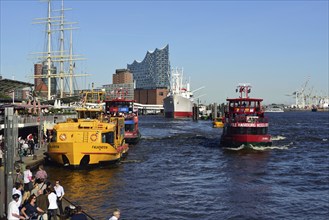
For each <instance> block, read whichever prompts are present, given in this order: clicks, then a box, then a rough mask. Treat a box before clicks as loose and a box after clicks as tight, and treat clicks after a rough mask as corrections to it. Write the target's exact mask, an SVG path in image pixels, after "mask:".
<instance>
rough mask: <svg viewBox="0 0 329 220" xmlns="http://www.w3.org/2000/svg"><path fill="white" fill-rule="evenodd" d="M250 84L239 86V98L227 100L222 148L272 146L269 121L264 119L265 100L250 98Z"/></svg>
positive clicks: (221, 141) (237, 90)
mask: <svg viewBox="0 0 329 220" xmlns="http://www.w3.org/2000/svg"><path fill="white" fill-rule="evenodd" d="M250 91H251V86H250V85H249V84H239V85H238V86H237V89H236V92H239V93H240V97H239V98H232V99H230V98H229V99H226V101H227V102H228V105H227V107H226V109H225V122H224V124H225V125H224V129H223V133H222V136H221V140H220V144H221V146H224V147H228V148H231V147H232V148H238V147H240V146H243V145H244V146H246V147H250V146H256V145H261V146H271V145H272V140H271V135H269V134H268V119H267V118H266V117H264V110H263V108H262V105H261V102H262V101H263V99H259V98H250V97H249V96H248V94H249V93H250Z"/></svg>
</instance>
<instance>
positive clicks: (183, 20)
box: [0, 0, 329, 104]
mask: <svg viewBox="0 0 329 220" xmlns="http://www.w3.org/2000/svg"><path fill="white" fill-rule="evenodd" d="M64 4H65V8H72V10H68V11H66V14H65V16H66V19H67V20H68V21H74V22H78V24H77V25H76V26H77V27H79V29H78V30H76V31H74V33H73V35H74V53H75V54H81V55H83V57H85V58H86V60H84V61H79V62H78V61H77V62H76V72H77V73H87V74H91V75H90V76H88V77H80V78H79V79H78V83H79V84H80V86H81V87H84V88H87V87H88V88H90V84H91V83H94V85H95V87H101V86H102V85H105V84H110V83H112V74H113V73H115V70H116V69H122V68H126V67H127V64H131V63H132V62H133V61H134V60H139V61H142V60H143V59H144V57H145V55H146V52H147V51H154V50H155V49H156V48H163V47H164V46H166V45H167V44H169V59H170V64H171V67H179V68H183V69H184V76H185V77H186V79H187V80H189V81H190V84H191V88H192V90H196V89H198V88H200V87H203V86H204V88H203V89H200V90H198V91H197V92H195V94H194V96H195V97H196V98H199V101H200V103H205V104H209V103H214V102H216V103H223V102H225V100H226V98H228V97H229V98H234V97H237V96H238V94H237V93H235V88H236V86H237V85H238V84H239V83H250V84H251V85H252V92H251V94H250V96H251V97H255V98H263V99H264V103H265V104H271V103H282V104H294V102H295V99H294V97H293V96H287V95H291V94H292V93H293V92H294V91H299V90H301V89H302V87H303V85H304V84H305V82H306V81H307V80H308V84H307V87H306V88H305V91H306V92H311V91H312V93H313V94H316V95H327V96H328V87H329V85H328V84H329V72H328V69H329V67H328V66H329V64H328V60H329V57H328V56H329V55H328V54H329V52H328V41H329V37H328V20H329V17H328V7H329V6H328V1H327V0H326V1H316V0H315V1H242V0H240V1H215V0H213V1H132V0H131V1H124V0H123V1H110V0H103V1H91V0H89V1H88V0H66V1H65V2H64ZM60 6H61V2H60V1H53V2H52V7H53V9H59V8H60ZM0 12H1V13H0V14H1V21H0V28H1V36H0V43H1V48H0V49H1V56H0V66H1V69H0V74H1V75H2V77H4V78H8V79H15V80H20V81H26V82H31V83H33V79H32V77H31V76H32V75H33V64H34V63H36V62H37V59H36V58H35V57H33V56H32V55H31V54H32V53H34V52H41V51H45V42H46V41H45V39H46V38H45V33H44V30H45V26H44V25H40V24H39V25H36V24H32V23H33V22H34V20H33V19H35V18H43V17H46V16H47V3H46V2H45V1H38V0H22V1H18V0H0ZM81 89H82V88H81Z"/></svg>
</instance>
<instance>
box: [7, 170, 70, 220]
mask: <svg viewBox="0 0 329 220" xmlns="http://www.w3.org/2000/svg"><path fill="white" fill-rule="evenodd" d="M47 179H48V175H47V172H46V171H45V170H44V169H43V166H42V165H40V166H39V169H38V171H37V172H36V173H35V175H32V172H31V170H30V166H29V165H27V166H26V169H25V170H24V172H23V173H22V172H21V171H20V169H17V170H16V177H15V183H14V188H13V191H12V201H11V202H10V203H9V205H8V212H7V219H8V220H17V219H31V220H51V219H54V220H57V219H58V218H57V214H58V211H57V210H59V214H60V215H61V216H62V215H63V214H64V213H63V206H62V199H63V196H64V195H65V192H64V188H63V186H61V185H60V181H59V180H56V182H55V185H53V184H52V183H51V182H49V181H47Z"/></svg>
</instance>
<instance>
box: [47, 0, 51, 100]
mask: <svg viewBox="0 0 329 220" xmlns="http://www.w3.org/2000/svg"><path fill="white" fill-rule="evenodd" d="M50 1H51V0H48V25H47V27H48V28H47V36H48V41H47V42H48V47H47V48H48V50H47V65H48V66H47V78H48V100H50V91H51V77H50V75H51V14H50V13H51V8H50V5H51V4H50Z"/></svg>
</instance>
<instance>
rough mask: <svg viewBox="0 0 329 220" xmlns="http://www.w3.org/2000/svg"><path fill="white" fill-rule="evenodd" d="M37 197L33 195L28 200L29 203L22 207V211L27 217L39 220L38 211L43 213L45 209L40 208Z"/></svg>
mask: <svg viewBox="0 0 329 220" xmlns="http://www.w3.org/2000/svg"><path fill="white" fill-rule="evenodd" d="M36 200H37V197H36V196H35V195H31V196H30V197H29V199H28V200H27V201H28V202H27V204H26V205H25V206H24V207H23V208H22V210H21V212H22V214H23V215H24V216H25V218H26V219H31V220H37V219H38V212H40V213H43V212H44V211H43V210H42V209H40V208H39V207H38V206H37V204H36Z"/></svg>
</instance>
